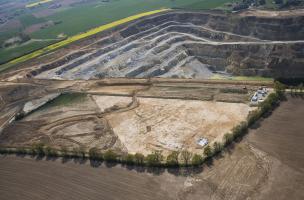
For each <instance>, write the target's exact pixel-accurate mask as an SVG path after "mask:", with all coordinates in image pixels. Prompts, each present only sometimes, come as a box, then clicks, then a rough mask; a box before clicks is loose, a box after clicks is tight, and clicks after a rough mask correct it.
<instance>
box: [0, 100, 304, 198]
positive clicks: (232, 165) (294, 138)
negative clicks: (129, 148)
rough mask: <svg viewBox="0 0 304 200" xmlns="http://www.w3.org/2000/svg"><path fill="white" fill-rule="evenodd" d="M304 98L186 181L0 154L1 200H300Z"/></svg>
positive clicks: (289, 103)
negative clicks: (0, 155)
mask: <svg viewBox="0 0 304 200" xmlns="http://www.w3.org/2000/svg"><path fill="white" fill-rule="evenodd" d="M303 101H304V100H302V99H300V98H288V101H286V102H283V103H281V106H280V107H279V108H277V109H276V110H275V111H274V112H273V114H272V115H271V116H270V117H269V118H267V119H265V120H263V121H261V123H260V127H258V128H257V129H256V130H250V132H249V135H248V136H246V138H244V139H243V140H242V141H241V142H240V143H237V144H236V145H234V146H231V147H230V148H229V149H227V151H226V152H225V153H224V154H223V155H221V156H219V157H217V158H216V159H215V160H214V161H213V162H212V163H208V165H205V166H204V167H203V169H202V170H198V171H197V173H195V174H192V175H188V176H176V175H178V173H177V170H170V169H168V170H164V171H157V173H151V172H153V170H150V171H149V170H140V171H139V170H134V168H132V167H130V168H128V169H129V170H127V169H126V168H123V167H119V166H116V167H113V166H112V167H110V166H108V167H106V166H107V165H104V164H102V166H101V167H98V168H92V167H90V166H89V164H88V162H87V163H86V164H82V165H81V164H75V163H73V162H71V161H70V162H67V163H65V164H62V163H60V160H56V161H46V160H34V159H32V158H28V157H26V158H20V157H15V156H5V157H3V156H2V157H1V158H0V193H1V199H3V200H8V199H23V200H27V199H46V198H48V199H63V200H64V199H69V200H70V199H110V200H111V199H122V198H123V199H126V200H128V199H132V200H133V199H139V200H141V199H160V200H162V199H166V200H170V199H175V200H197V199H213V200H223V199H226V200H228V199H229V200H231V199H233V200H243V199H258V200H268V199H279V200H281V199H282V200H285V199H292V200H300V199H303V197H304V192H303V191H304V188H303V186H304V182H303V180H304V178H303V177H304V172H303V156H302V154H303V146H301V144H302V143H303V132H302V130H303V123H301V122H302V121H301V116H303V114H304V110H303V105H304V104H303ZM290 110H292V111H293V112H290ZM294 123H295V124H294ZM282 124H283V126H282ZM284 124H285V125H284ZM289 124H291V125H292V126H288V125H289ZM286 134H288V136H286ZM285 136H286V137H285ZM286 138H288V139H286ZM297 144H299V145H297ZM284 147H286V148H288V149H289V150H286V148H284ZM173 174H175V175H173Z"/></svg>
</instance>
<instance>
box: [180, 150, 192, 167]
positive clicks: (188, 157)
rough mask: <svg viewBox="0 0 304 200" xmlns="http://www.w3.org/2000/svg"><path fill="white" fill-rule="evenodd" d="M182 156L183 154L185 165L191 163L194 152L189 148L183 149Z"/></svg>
mask: <svg viewBox="0 0 304 200" xmlns="http://www.w3.org/2000/svg"><path fill="white" fill-rule="evenodd" d="M181 156H182V159H183V161H184V164H185V165H189V162H190V160H191V158H192V153H191V152H189V151H187V150H183V151H182V152H181Z"/></svg>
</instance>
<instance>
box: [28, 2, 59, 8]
mask: <svg viewBox="0 0 304 200" xmlns="http://www.w3.org/2000/svg"><path fill="white" fill-rule="evenodd" d="M51 1H53V0H42V1H38V2H35V3H31V4H27V5H26V6H25V7H26V8H32V7H35V6H39V5H41V4H45V3H48V2H51Z"/></svg>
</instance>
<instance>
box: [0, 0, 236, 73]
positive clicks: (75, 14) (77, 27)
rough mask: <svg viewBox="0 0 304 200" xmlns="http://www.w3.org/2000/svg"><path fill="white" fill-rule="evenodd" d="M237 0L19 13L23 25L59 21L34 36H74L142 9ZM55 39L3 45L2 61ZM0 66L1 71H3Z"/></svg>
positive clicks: (155, 1)
mask: <svg viewBox="0 0 304 200" xmlns="http://www.w3.org/2000/svg"><path fill="white" fill-rule="evenodd" d="M232 1H235V0H187V1H185V0H110V1H109V2H102V1H92V2H88V3H85V4H84V3H83V4H76V5H73V6H69V7H64V8H59V9H57V10H56V12H55V13H54V14H52V15H50V16H47V17H40V18H38V17H35V16H34V15H33V14H34V13H35V12H39V11H41V10H43V9H47V6H38V7H37V8H34V9H31V10H28V11H27V12H26V13H25V14H23V15H21V16H19V17H18V19H19V21H20V23H21V24H22V28H23V29H24V28H26V27H28V26H31V25H34V24H39V23H42V22H47V21H53V22H60V23H59V24H57V25H54V26H50V27H48V28H46V29H40V30H38V31H35V32H33V33H31V34H30V37H31V38H32V39H56V38H57V37H58V35H59V34H65V35H67V36H73V35H76V34H79V33H82V32H85V31H87V30H89V29H92V28H94V27H98V26H100V25H104V24H107V23H110V22H113V21H116V20H119V19H122V18H125V17H128V16H131V15H135V14H138V13H143V12H147V11H151V10H157V9H161V8H184V9H212V8H217V7H220V6H222V5H224V4H225V3H227V2H232ZM20 31H22V30H20V28H19V29H12V30H2V31H0V42H3V41H5V39H9V38H10V37H13V36H15V35H16V34H17V33H18V32H20ZM55 42H56V41H52V42H50V41H48V42H46V41H41V42H33V43H30V44H26V45H22V46H18V47H14V48H10V49H4V48H1V49H0V63H5V62H8V61H10V60H12V59H14V58H17V57H20V56H22V55H24V54H27V53H29V52H32V51H34V50H37V49H41V48H43V47H46V46H48V45H50V44H51V43H55ZM1 67H3V66H0V71H1Z"/></svg>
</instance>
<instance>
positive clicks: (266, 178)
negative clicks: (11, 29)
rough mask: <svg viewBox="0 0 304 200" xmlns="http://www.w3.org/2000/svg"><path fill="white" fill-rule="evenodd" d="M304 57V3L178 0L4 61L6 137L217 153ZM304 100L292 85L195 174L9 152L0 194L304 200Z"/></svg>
mask: <svg viewBox="0 0 304 200" xmlns="http://www.w3.org/2000/svg"><path fill="white" fill-rule="evenodd" d="M47 2H48V1H47ZM50 2H51V1H50ZM303 66H304V10H303V9H299V10H295V11H294V12H287V11H266V10H254V9H251V10H245V11H241V12H237V13H228V12H223V11H216V10H214V11H202V12H196V11H184V10H174V9H172V10H171V9H168V10H165V11H163V12H159V13H157V14H154V15H150V16H145V17H141V18H139V19H136V20H132V21H130V22H128V23H124V24H119V26H117V27H114V28H111V29H108V30H105V31H102V32H99V33H97V34H95V35H92V36H89V37H86V38H83V39H81V40H77V41H75V42H73V43H71V44H69V45H67V46H64V47H61V48H59V49H56V50H55V51H50V52H45V54H43V55H40V56H37V57H35V58H32V59H28V60H25V61H24V62H20V63H16V64H15V65H14V66H12V67H11V66H9V67H8V68H7V69H5V70H3V71H1V73H0V147H1V148H6V149H19V148H32V147H33V146H34V145H37V144H43V145H45V146H46V147H50V148H52V149H56V150H58V152H60V151H61V150H62V149H66V150H68V151H71V152H72V151H73V150H75V149H78V150H79V149H81V150H82V151H84V152H86V153H85V155H86V156H87V158H88V155H89V152H90V150H91V149H97V150H98V151H99V152H101V153H102V155H105V153H106V152H114V153H115V155H118V156H121V157H123V156H126V155H135V154H142V155H143V156H144V157H145V158H146V157H147V156H149V155H151V154H153V153H155V152H161V154H162V156H164V158H167V156H168V155H170V154H172V152H188V153H190V154H191V156H192V155H202V158H205V157H204V155H205V154H206V148H207V147H208V148H209V147H212V148H213V147H214V144H215V143H216V144H224V143H225V142H226V141H224V140H225V136H227V134H228V133H231V132H232V130H233V129H234V128H235V127H237V126H238V125H240V124H242V123H244V122H245V123H248V119H249V116H250V114H252V113H255V111H258V110H259V109H260V107H259V105H261V104H260V103H263V102H264V101H265V100H267V98H268V97H269V96H271V95H274V94H277V93H276V91H275V87H274V86H275V82H274V79H276V78H301V77H304V68H303ZM0 67H1V66H0ZM300 96H301V97H300ZM303 105H304V103H303V94H302V92H301V95H298V96H297V97H295V96H290V95H286V99H285V101H282V102H280V105H277V107H276V108H275V109H273V110H272V114H270V115H269V116H268V117H264V116H262V117H261V118H259V120H257V121H255V123H254V124H253V125H252V126H251V125H250V126H248V127H246V128H248V133H247V134H246V135H245V136H244V137H241V139H239V140H237V141H235V142H232V144H231V145H230V146H229V145H227V146H226V147H225V149H224V150H223V152H222V153H220V154H219V155H218V156H215V157H214V158H211V162H206V163H204V164H203V165H200V166H199V167H197V168H196V167H195V166H191V169H192V170H193V171H195V172H193V171H191V172H193V173H190V172H189V173H188V171H187V170H188V169H187V168H183V167H181V168H178V167H177V168H176V169H175V168H149V167H147V168H144V167H143V168H140V167H139V168H137V167H138V166H132V165H131V166H127V167H124V166H123V165H119V166H115V164H113V166H112V165H107V164H109V163H107V162H106V161H105V162H104V163H105V165H104V164H103V163H102V164H101V166H97V167H96V166H93V164H92V163H90V162H85V161H84V164H83V165H75V163H72V162H69V161H67V162H62V163H61V162H60V161H58V159H57V160H56V159H54V160H48V159H47V158H46V159H42V160H40V159H38V158H37V159H36V160H37V161H36V160H34V159H33V158H30V156H24V155H23V156H17V157H15V156H13V155H0V199H2V197H3V199H25V200H27V199H48V197H49V194H50V193H52V194H50V196H52V198H50V199H100V198H101V197H103V198H101V199H126V200H128V199H130V200H133V199H158V200H162V199H164V200H171V199H172V200H173V199H175V200H176V199H178V200H191V199H193V200H194V199H195V200H197V199H214V200H222V199H226V200H232V199H234V200H243V199H265V200H266V199H281V200H284V199H304V193H303V191H304V182H303V180H304V172H303V169H304V160H303V158H304V154H303V152H304V147H303V142H304V135H303V128H304V127H303V125H304V123H303V116H304V106H303ZM264 114H265V113H264ZM301 120H302V121H301ZM248 124H249V123H248ZM274 132H275V133H274ZM285 138H286V139H285ZM21 157H22V158H21ZM183 159H184V158H178V162H183V161H184V160H183ZM208 159H209V157H207V156H206V160H207V161H209V160H208ZM212 159H213V160H212ZM163 162H166V160H165V159H164V160H163ZM16 163H17V164H16ZM90 164H91V165H92V166H93V167H90ZM116 164H117V163H116ZM133 164H134V163H133ZM95 168H96V169H95ZM97 168H98V169H97ZM189 169H190V167H189ZM154 170H156V171H154ZM175 170H176V171H175ZM179 170H181V171H182V172H184V171H183V170H185V171H186V172H185V173H181V172H180V171H179ZM21 171H22V172H21ZM16 172H18V173H16ZM180 175H182V176H180ZM36 176H41V181H37V180H39V179H38V178H37V179H36ZM11 177H13V178H11ZM22 177H26V178H25V179H26V180H25V181H23V179H22ZM33 177H34V178H33ZM11 180H13V181H11ZM14 181H15V182H16V183H15V182H14ZM285 181H286V183H285ZM38 183H39V184H38ZM15 185H17V186H18V188H21V189H20V191H19V193H18V192H17V193H16V194H15V192H14V189H12V188H13V187H15ZM40 186H41V187H40ZM22 188H23V189H22ZM21 190H22V191H21ZM31 190H33V192H32V191H31ZM293 190H296V191H295V192H294V191H293ZM24 191H29V192H24ZM25 193H26V194H25ZM2 194H3V196H1V195H2ZM18 195H20V196H18ZM23 195H24V198H22V197H23ZM39 195H40V196H39ZM289 197H290V198H289Z"/></svg>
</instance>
